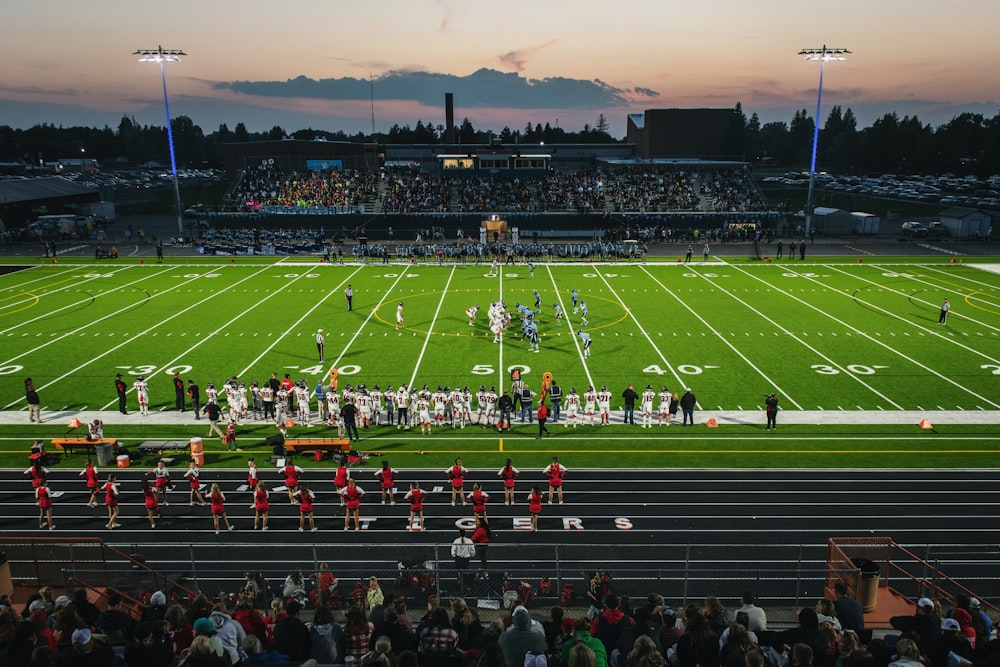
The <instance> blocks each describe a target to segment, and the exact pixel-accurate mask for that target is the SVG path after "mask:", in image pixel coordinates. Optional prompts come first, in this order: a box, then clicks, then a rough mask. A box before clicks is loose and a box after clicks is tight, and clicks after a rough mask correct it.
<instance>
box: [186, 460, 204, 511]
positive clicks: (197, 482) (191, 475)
mask: <svg viewBox="0 0 1000 667" xmlns="http://www.w3.org/2000/svg"><path fill="white" fill-rule="evenodd" d="M184 476H185V477H186V478H187V481H188V486H189V487H191V494H190V498H189V499H190V505H191V506H192V507H194V499H195V498H198V502H199V503H200V504H201V506H202V507H204V506H205V496H203V495H201V471H200V470H198V466H197V465H196V464H195V462H194V461H191V463H190V464H189V465H188V469H187V470H186V471H185V472H184Z"/></svg>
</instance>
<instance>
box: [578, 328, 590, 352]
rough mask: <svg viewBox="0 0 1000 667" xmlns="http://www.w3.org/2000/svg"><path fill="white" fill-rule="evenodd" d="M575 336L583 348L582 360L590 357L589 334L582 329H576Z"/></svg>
mask: <svg viewBox="0 0 1000 667" xmlns="http://www.w3.org/2000/svg"><path fill="white" fill-rule="evenodd" d="M576 335H577V336H579V337H580V345H581V346H582V347H583V358H584V359H587V358H589V357H590V342H591V341H590V334H589V333H587V332H586V331H584V330H583V329H577V332H576Z"/></svg>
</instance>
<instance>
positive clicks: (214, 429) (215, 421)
mask: <svg viewBox="0 0 1000 667" xmlns="http://www.w3.org/2000/svg"><path fill="white" fill-rule="evenodd" d="M205 414H207V415H208V435H207V436H205V437H206V438H209V437H211V436H212V433H218V434H219V438H220V439H222V438H225V437H226V434H225V433H223V432H222V429H221V428H219V419H220V418H221V417H222V408H220V407H219V404H218V403H209V404H207V405H206V406H205Z"/></svg>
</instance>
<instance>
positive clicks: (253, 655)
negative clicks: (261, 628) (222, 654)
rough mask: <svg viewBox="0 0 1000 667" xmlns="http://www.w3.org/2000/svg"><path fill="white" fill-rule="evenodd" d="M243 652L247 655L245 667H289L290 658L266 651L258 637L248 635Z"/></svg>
mask: <svg viewBox="0 0 1000 667" xmlns="http://www.w3.org/2000/svg"><path fill="white" fill-rule="evenodd" d="M243 651H244V652H245V653H246V654H247V657H246V659H244V660H243V667H288V656H287V655H284V654H282V653H278V652H277V651H268V650H266V649H265V648H264V646H263V645H262V644H261V643H260V639H259V638H258V637H257V636H256V635H247V638H246V640H245V641H244V642H243Z"/></svg>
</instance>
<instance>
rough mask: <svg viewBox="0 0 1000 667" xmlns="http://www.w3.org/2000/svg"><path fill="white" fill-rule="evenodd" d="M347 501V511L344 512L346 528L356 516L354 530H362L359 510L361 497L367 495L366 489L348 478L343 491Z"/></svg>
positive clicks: (345, 528)
mask: <svg viewBox="0 0 1000 667" xmlns="http://www.w3.org/2000/svg"><path fill="white" fill-rule="evenodd" d="M341 495H342V496H343V497H344V499H345V500H346V501H347V503H346V504H347V512H346V513H345V514H344V530H347V529H348V527H349V526H350V523H351V517H352V516H353V517H354V530H361V519H360V518H359V517H358V510H359V509H360V508H361V498H362V497H363V496H364V495H365V490H364V489H362V488H361V487H360V486H358V485H357V484H355V483H354V480H353V479H349V480H347V486H346V487H344V490H343V491H342V492H341Z"/></svg>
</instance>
